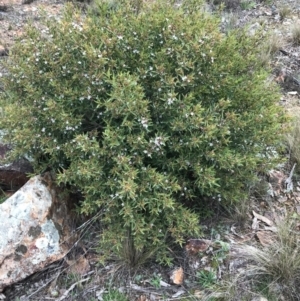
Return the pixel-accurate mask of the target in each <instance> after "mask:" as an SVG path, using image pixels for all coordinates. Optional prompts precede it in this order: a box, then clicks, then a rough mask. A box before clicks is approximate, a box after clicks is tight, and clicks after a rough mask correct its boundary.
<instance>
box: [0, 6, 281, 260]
mask: <svg viewBox="0 0 300 301" xmlns="http://www.w3.org/2000/svg"><path fill="white" fill-rule="evenodd" d="M120 3H121V2H120ZM188 3H189V4H188ZM201 6H202V4H197V3H196V1H195V2H193V1H187V3H185V2H184V3H183V4H182V5H181V6H179V7H178V6H173V5H171V4H168V3H165V2H155V3H147V4H146V3H145V4H143V5H141V3H140V2H139V5H138V7H134V6H133V5H131V4H128V3H126V2H124V3H121V4H120V5H118V3H117V4H115V5H113V6H112V5H111V4H110V3H109V4H106V3H104V2H99V3H98V4H97V3H95V4H93V8H92V9H91V10H90V11H88V12H87V14H86V15H83V14H82V13H80V12H78V11H76V10H75V9H74V8H73V7H72V6H70V5H68V6H67V9H66V12H65V14H64V16H63V17H62V18H61V19H57V20H56V19H54V20H53V19H50V20H48V21H47V22H46V23H45V27H44V29H43V30H42V31H40V30H39V29H37V28H35V27H34V26H29V28H28V30H27V31H26V33H25V35H24V36H23V37H22V39H21V41H20V42H19V43H17V44H16V45H15V47H14V48H13V49H12V50H11V56H10V59H9V62H8V65H7V68H8V69H9V76H8V77H7V78H6V79H5V91H6V93H5V95H2V107H3V114H4V118H2V120H1V128H2V129H3V130H4V133H5V139H6V140H7V141H9V142H10V143H11V144H12V145H13V146H14V149H13V151H12V152H11V158H12V157H17V156H20V155H22V154H24V153H26V154H27V155H28V156H30V157H31V158H33V160H34V165H35V169H36V171H37V172H40V171H43V170H44V169H46V168H51V169H52V170H54V171H56V173H57V179H58V181H59V182H60V183H67V184H69V185H73V186H75V187H77V189H79V190H80V191H81V192H82V194H83V196H84V200H83V202H82V204H81V212H82V213H84V214H89V213H92V212H95V211H97V210H99V209H100V208H102V209H103V210H105V215H104V217H103V220H102V222H103V224H104V225H105V226H106V227H105V230H104V231H103V234H102V236H101V246H102V251H103V252H104V254H105V255H108V254H111V253H117V254H118V252H119V254H120V252H121V251H120V250H121V249H122V246H124V245H126V246H127V249H128V250H129V249H130V250H134V251H133V252H131V253H132V254H131V255H132V257H133V259H132V258H131V259H130V264H137V262H136V259H134V258H135V254H137V257H142V255H143V254H145V253H146V254H147V256H148V255H149V256H150V255H152V254H156V255H157V258H158V259H160V260H161V261H164V262H169V259H168V252H167V251H168V248H167V244H166V243H165V242H166V239H167V238H170V237H171V238H172V239H174V240H175V241H176V242H177V243H179V244H182V243H183V242H184V240H185V238H186V236H188V235H197V233H198V231H199V230H198V222H199V221H198V217H197V208H203V204H204V203H205V202H211V201H212V200H213V199H216V200H218V201H220V202H221V203H222V204H224V205H226V204H227V205H228V204H231V203H233V202H235V201H239V200H240V199H241V198H245V196H246V195H247V193H246V192H245V191H247V190H246V189H245V188H246V186H247V184H248V183H251V181H252V180H253V177H254V176H255V173H256V172H257V171H263V170H265V169H268V168H270V167H271V166H272V164H273V163H274V160H273V159H274V158H273V159H272V156H271V155H272V154H273V152H274V150H275V148H276V145H277V144H278V143H279V141H280V139H281V138H280V137H281V124H282V123H283V122H284V115H283V114H282V113H281V108H280V107H279V106H277V105H276V101H277V100H278V99H279V95H278V92H277V88H276V87H275V86H274V85H272V84H270V83H267V81H266V79H267V77H268V73H267V72H266V71H264V70H263V69H262V68H260V67H259V65H258V64H257V60H256V57H257V48H258V47H257V46H258V45H259V43H260V38H261V37H260V35H259V33H258V34H257V35H255V36H253V37H249V35H248V34H247V32H246V31H245V32H244V31H242V30H239V31H238V32H236V31H231V32H230V33H228V35H224V34H222V33H221V32H220V31H219V29H218V26H219V21H218V20H217V19H216V18H215V17H213V16H211V15H208V14H207V13H205V12H203V9H202V8H201ZM106 251H107V252H106ZM135 252H136V253H135ZM126 253H128V252H126Z"/></svg>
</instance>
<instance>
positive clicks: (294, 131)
mask: <svg viewBox="0 0 300 301" xmlns="http://www.w3.org/2000/svg"><path fill="white" fill-rule="evenodd" d="M286 141H287V145H288V149H289V154H290V161H291V163H297V167H298V169H299V166H300V117H299V116H297V117H295V118H294V121H293V123H292V125H291V131H290V133H289V134H288V135H287V136H286Z"/></svg>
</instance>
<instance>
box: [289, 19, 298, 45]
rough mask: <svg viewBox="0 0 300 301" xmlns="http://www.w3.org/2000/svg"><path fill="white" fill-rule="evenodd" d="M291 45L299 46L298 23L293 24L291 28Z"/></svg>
mask: <svg viewBox="0 0 300 301" xmlns="http://www.w3.org/2000/svg"><path fill="white" fill-rule="evenodd" d="M291 33H292V36H291V38H292V43H293V44H294V45H296V46H297V45H300V23H295V24H294V25H293V26H292V28H291Z"/></svg>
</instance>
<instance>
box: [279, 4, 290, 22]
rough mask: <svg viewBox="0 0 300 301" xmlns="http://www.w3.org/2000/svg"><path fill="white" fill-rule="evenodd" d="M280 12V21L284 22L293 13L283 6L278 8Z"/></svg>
mask: <svg viewBox="0 0 300 301" xmlns="http://www.w3.org/2000/svg"><path fill="white" fill-rule="evenodd" d="M278 12H279V16H280V20H284V19H285V18H287V17H288V16H289V15H290V14H291V13H292V10H291V8H290V7H289V6H287V5H281V6H280V7H279V8H278Z"/></svg>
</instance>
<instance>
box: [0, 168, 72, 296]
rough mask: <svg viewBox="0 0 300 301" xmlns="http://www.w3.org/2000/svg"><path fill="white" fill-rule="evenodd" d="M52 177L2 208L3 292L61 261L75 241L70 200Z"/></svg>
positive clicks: (31, 185)
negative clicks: (73, 240)
mask: <svg viewBox="0 0 300 301" xmlns="http://www.w3.org/2000/svg"><path fill="white" fill-rule="evenodd" d="M60 195H61V194H60V193H59V189H58V188H57V187H56V186H55V185H54V183H53V180H52V178H51V176H50V174H49V173H46V174H45V175H43V176H35V177H33V178H32V179H30V180H29V181H28V182H27V183H26V184H25V185H24V186H23V187H22V188H21V189H20V190H18V191H17V192H16V193H15V194H14V195H13V196H11V197H10V198H9V199H7V200H6V201H5V202H4V203H3V204H1V205H0V234H1V235H0V291H2V290H3V289H4V288H5V287H6V286H8V285H11V284H12V283H15V282H17V281H19V280H22V279H24V278H26V277H27V276H29V275H31V274H33V273H35V272H37V271H39V270H41V269H43V268H44V267H45V266H46V265H48V264H50V263H52V262H54V261H56V260H59V259H61V258H62V257H63V256H64V255H65V254H66V252H67V251H68V246H67V242H68V239H69V238H70V237H71V235H70V229H71V227H70V225H69V220H70V219H68V209H67V204H66V200H64V199H59V197H60Z"/></svg>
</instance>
